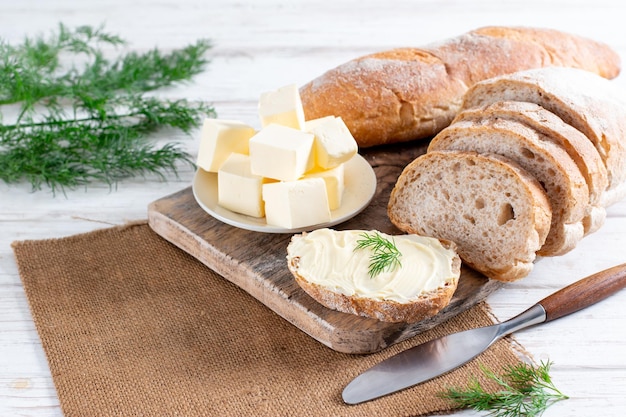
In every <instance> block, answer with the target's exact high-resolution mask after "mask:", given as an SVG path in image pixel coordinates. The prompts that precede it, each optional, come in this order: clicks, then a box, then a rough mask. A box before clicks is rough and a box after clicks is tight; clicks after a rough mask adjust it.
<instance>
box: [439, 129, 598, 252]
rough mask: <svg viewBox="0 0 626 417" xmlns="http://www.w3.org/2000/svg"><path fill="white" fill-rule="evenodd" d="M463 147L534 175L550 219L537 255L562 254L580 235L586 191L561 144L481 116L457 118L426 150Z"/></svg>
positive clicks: (584, 183)
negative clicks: (498, 157)
mask: <svg viewBox="0 0 626 417" xmlns="http://www.w3.org/2000/svg"><path fill="white" fill-rule="evenodd" d="M433 150H463V151H476V152H479V153H495V154H498V155H502V156H505V157H507V158H509V159H511V160H513V161H515V162H516V163H517V164H518V165H520V166H521V167H522V168H524V170H526V171H527V172H528V173H529V174H531V175H532V176H534V177H535V178H536V179H537V180H538V181H539V183H540V184H541V185H542V186H543V187H544V188H545V190H546V194H547V196H548V200H549V201H550V206H551V207H552V222H551V226H550V232H549V233H548V236H547V237H546V240H545V243H544V244H543V246H542V247H541V248H540V249H539V251H538V254H539V255H542V256H555V255H563V254H565V253H567V252H569V251H570V250H572V249H574V248H575V247H576V245H577V244H578V242H580V240H581V239H582V238H583V236H584V225H583V219H584V217H585V216H586V215H587V214H588V212H589V211H588V210H587V209H588V207H589V190H588V187H587V184H586V182H585V179H584V177H583V176H582V174H581V173H580V170H579V169H578V167H577V166H576V164H575V163H574V161H573V160H572V158H570V156H569V155H568V154H567V152H565V150H563V149H562V148H561V147H559V146H558V145H556V144H555V143H553V142H551V141H549V140H546V139H545V138H544V137H543V136H542V135H540V134H539V133H537V132H536V131H534V130H533V129H531V128H529V127H527V126H525V125H523V124H520V123H518V122H515V121H510V120H504V119H497V118H489V117H483V118H482V119H480V121H475V120H468V121H466V120H459V121H457V122H455V123H453V124H451V125H450V126H448V127H447V128H445V129H444V130H442V131H441V132H439V134H437V136H435V138H434V139H433V140H432V141H431V143H430V145H429V147H428V152H431V151H433Z"/></svg>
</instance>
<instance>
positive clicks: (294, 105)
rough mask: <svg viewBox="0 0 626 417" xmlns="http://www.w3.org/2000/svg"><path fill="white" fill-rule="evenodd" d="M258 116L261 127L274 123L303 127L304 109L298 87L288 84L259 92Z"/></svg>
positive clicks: (300, 128)
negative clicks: (273, 89)
mask: <svg viewBox="0 0 626 417" xmlns="http://www.w3.org/2000/svg"><path fill="white" fill-rule="evenodd" d="M259 116H260V118H261V126H263V127H265V126H268V125H270V124H272V123H276V124H279V125H282V126H288V127H292V128H294V129H298V130H302V129H303V128H304V109H303V107H302V101H301V99H300V92H299V91H298V87H297V86H296V85H295V84H290V85H286V86H284V87H281V88H279V89H277V90H275V91H269V92H266V93H263V94H261V97H260V99H259Z"/></svg>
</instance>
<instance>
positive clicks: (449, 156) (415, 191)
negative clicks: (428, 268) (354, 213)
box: [388, 151, 552, 281]
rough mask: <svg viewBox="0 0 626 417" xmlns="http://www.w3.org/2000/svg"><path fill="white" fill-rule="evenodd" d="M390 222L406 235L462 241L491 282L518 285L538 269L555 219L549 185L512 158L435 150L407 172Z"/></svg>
mask: <svg viewBox="0 0 626 417" xmlns="http://www.w3.org/2000/svg"><path fill="white" fill-rule="evenodd" d="M388 215H389V219H390V220H391V222H392V223H393V224H394V225H395V226H396V227H398V228H399V229H400V230H402V231H404V232H406V233H416V234H420V235H424V236H433V237H436V238H438V239H445V240H451V241H453V242H455V243H456V244H457V251H458V253H459V256H460V257H461V259H462V260H463V261H464V262H465V263H467V264H468V265H469V266H471V267H472V268H474V269H476V270H478V271H480V272H482V273H483V274H485V275H486V276H487V277H489V278H492V279H496V280H500V281H514V280H518V279H520V278H523V277H525V276H526V275H528V274H529V273H530V271H531V270H532V268H533V261H534V260H535V257H536V252H537V251H538V250H539V249H540V248H541V247H542V245H543V243H544V242H545V239H546V236H547V235H548V231H549V230H550V219H551V216H552V212H551V208H550V203H549V201H548V198H547V196H546V193H545V191H544V190H543V188H542V187H541V184H539V182H538V181H537V179H535V178H534V177H533V176H532V175H530V174H529V173H528V172H527V171H526V170H524V169H523V168H522V167H520V166H519V165H518V164H517V163H515V162H514V161H512V160H511V159H508V158H505V157H503V156H500V155H495V154H479V153H476V152H466V151H432V152H428V153H426V154H424V155H421V156H419V157H418V158H416V159H415V160H414V161H413V162H411V163H410V164H409V165H407V167H406V168H405V169H404V170H403V172H402V174H401V175H400V177H399V178H398V181H397V183H396V185H395V187H394V188H393V190H392V192H391V197H390V199H389V205H388Z"/></svg>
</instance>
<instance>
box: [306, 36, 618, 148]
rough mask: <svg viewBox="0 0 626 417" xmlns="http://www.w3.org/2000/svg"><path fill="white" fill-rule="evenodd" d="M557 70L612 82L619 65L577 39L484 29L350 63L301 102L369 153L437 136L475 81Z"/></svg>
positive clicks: (319, 81) (600, 48)
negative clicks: (339, 122) (337, 121)
mask: <svg viewBox="0 0 626 417" xmlns="http://www.w3.org/2000/svg"><path fill="white" fill-rule="evenodd" d="M554 65H556V66H568V67H575V68H582V69H585V70H588V71H592V72H595V73H597V74H599V75H601V76H603V77H607V78H614V77H616V76H617V75H618V74H619V72H620V65H621V63H620V58H619V56H618V55H617V53H615V51H613V50H612V49H611V48H610V47H609V46H607V45H605V44H603V43H600V42H596V41H594V40H591V39H587V38H583V37H579V36H576V35H572V34H568V33H564V32H560V31H556V30H551V29H538V28H523V27H485V28H480V29H477V30H474V31H471V32H468V33H465V34H462V35H460V36H457V37H455V38H451V39H447V40H445V41H443V42H440V43H437V44H431V45H428V46H425V47H423V48H398V49H393V50H389V51H383V52H379V53H374V54H370V55H366V56H363V57H360V58H357V59H354V60H351V61H349V62H346V63H345V64H342V65H340V66H338V67H336V68H334V69H331V70H329V71H328V72H326V73H324V74H323V75H321V76H320V77H318V78H316V79H314V80H313V81H311V82H309V83H307V84H306V85H304V86H302V88H301V89H300V96H301V98H302V103H303V106H304V111H305V116H306V118H307V119H315V118H319V117H324V116H329V115H334V116H341V117H342V118H343V120H344V121H345V122H346V125H347V126H348V128H349V129H350V131H351V133H352V135H353V136H354V138H355V139H356V141H357V143H358V144H359V146H360V147H370V146H376V145H382V144H387V143H396V142H405V141H409V140H415V139H421V138H426V137H430V136H433V135H435V134H436V133H437V132H439V131H440V130H441V129H443V128H444V127H446V126H448V125H449V124H450V122H451V121H452V119H453V118H454V116H455V114H456V113H457V111H458V110H459V108H460V105H461V101H462V96H463V94H464V93H465V92H466V91H467V89H468V87H470V86H471V85H473V84H474V83H476V82H478V81H481V80H484V79H487V78H491V77H494V76H497V75H501V74H508V73H512V72H516V71H520V70H524V69H530V68H541V67H545V66H554Z"/></svg>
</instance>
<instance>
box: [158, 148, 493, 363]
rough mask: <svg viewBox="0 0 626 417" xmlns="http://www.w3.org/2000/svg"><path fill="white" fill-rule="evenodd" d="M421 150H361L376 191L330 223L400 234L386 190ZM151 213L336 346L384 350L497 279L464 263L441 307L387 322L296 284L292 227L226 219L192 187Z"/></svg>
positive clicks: (210, 261)
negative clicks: (290, 258) (208, 208)
mask: <svg viewBox="0 0 626 417" xmlns="http://www.w3.org/2000/svg"><path fill="white" fill-rule="evenodd" d="M425 150H426V143H419V144H412V145H396V146H388V147H380V148H374V149H366V150H361V151H360V153H361V155H363V157H365V159H366V160H367V161H368V162H369V163H370V164H371V165H372V167H373V168H374V172H375V173H376V177H377V188H376V193H375V195H374V198H373V200H372V202H371V203H370V204H369V206H368V207H367V208H366V209H365V210H363V211H362V212H361V213H360V214H358V215H357V216H356V217H354V218H352V219H350V220H348V221H347V222H345V223H342V224H339V225H337V226H334V228H335V229H337V230H347V229H361V230H379V231H381V232H385V233H389V234H400V233H401V232H400V231H399V230H398V229H396V228H395V226H393V224H391V222H390V221H389V219H388V217H387V201H388V199H389V193H390V192H391V190H392V188H393V186H394V185H395V182H396V179H397V178H398V176H399V175H400V173H401V172H402V169H403V168H404V167H405V166H406V165H407V164H408V163H409V162H410V161H412V160H413V159H414V158H415V157H417V156H418V155H420V154H422V153H424V152H425ZM148 220H149V224H150V226H151V228H152V229H153V230H154V231H155V232H156V233H158V234H159V235H160V236H162V237H163V238H165V239H166V240H168V241H170V242H171V243H173V244H174V245H176V246H178V247H179V248H181V249H182V250H184V251H185V252H187V253H189V254H190V255H192V256H193V257H195V258H196V259H198V260H199V261H200V262H202V263H203V264H205V265H207V266H208V267H209V268H211V269H213V270H214V271H216V272H217V273H219V274H220V275H222V276H223V277H224V278H225V279H227V280H229V281H231V282H233V283H234V284H236V285H237V286H239V287H241V288H242V289H243V290H245V291H246V292H248V293H249V294H251V295H252V296H253V297H255V298H256V299H258V300H259V301H260V302H262V303H263V304H265V305H266V306H267V307H269V308H270V309H272V310H273V311H275V312H276V313H277V314H279V315H280V316H282V317H283V318H284V319H286V320H288V321H289V322H290V323H292V324H293V325H295V326H297V327H298V328H300V329H301V330H302V331H304V332H306V333H307V334H309V335H310V336H311V337H313V338H315V339H317V340H318V341H320V342H321V343H323V344H325V345H327V346H328V347H330V348H332V349H334V350H336V351H339V352H346V353H371V352H375V351H378V350H381V349H383V348H385V347H387V346H390V345H392V344H394V343H398V342H400V341H402V340H405V339H407V338H410V337H412V336H414V335H416V334H418V333H420V332H423V331H425V330H428V329H430V328H432V327H434V326H436V325H437V324H439V323H441V322H443V321H445V320H448V319H449V318H450V317H453V316H455V315H456V314H458V313H460V312H462V311H464V310H466V309H468V308H470V307H472V306H474V305H475V304H476V303H478V302H480V301H482V300H483V299H485V298H486V296H487V295H489V294H490V293H491V292H493V291H495V290H496V289H498V288H499V287H500V286H501V285H502V284H501V283H499V282H497V281H492V280H488V279H487V278H485V277H484V276H482V275H481V274H479V273H477V272H476V271H474V270H472V269H470V268H468V267H465V266H464V267H463V268H462V272H461V279H460V281H459V286H458V288H457V290H456V292H455V294H454V296H453V298H452V300H451V302H450V304H449V305H448V306H447V307H446V308H445V309H444V310H442V311H441V312H440V313H439V314H437V315H436V316H434V317H432V318H430V319H427V320H424V321H421V322H418V323H412V324H407V323H385V322H381V321H378V320H374V319H369V318H364V317H359V316H356V315H352V314H346V313H341V312H338V311H334V310H330V309H328V308H326V307H324V306H322V305H321V304H319V303H317V302H316V301H315V300H313V299H312V298H311V297H309V295H307V294H306V293H305V292H304V291H303V290H301V289H300V287H299V286H298V284H297V283H296V282H295V281H294V279H293V277H292V275H291V273H290V272H289V270H288V269H287V263H286V255H287V244H288V243H289V240H290V239H291V236H292V235H291V234H267V233H260V232H254V231H248V230H243V229H239V228H236V227H233V226H229V225H227V224H224V223H222V222H220V221H219V220H216V219H214V218H213V217H211V216H210V215H209V214H207V213H206V212H205V211H204V210H203V209H202V208H201V207H200V206H199V205H198V204H197V203H196V201H195V198H194V196H193V193H192V189H191V187H188V188H185V189H183V190H181V191H179V192H177V193H174V194H171V195H169V196H166V197H164V198H161V199H159V200H157V201H154V202H153V203H152V204H150V206H149V208H148Z"/></svg>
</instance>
